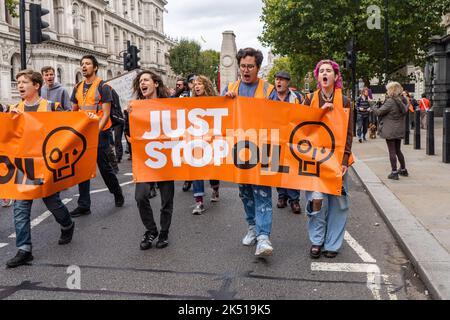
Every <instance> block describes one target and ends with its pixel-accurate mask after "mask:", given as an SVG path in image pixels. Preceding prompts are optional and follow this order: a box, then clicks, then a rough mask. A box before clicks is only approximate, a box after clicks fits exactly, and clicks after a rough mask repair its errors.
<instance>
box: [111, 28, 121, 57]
mask: <svg viewBox="0 0 450 320" xmlns="http://www.w3.org/2000/svg"><path fill="white" fill-rule="evenodd" d="M112 51H113V52H114V54H116V53H117V52H119V51H120V50H119V31H118V30H117V28H116V27H114V48H113V50H112Z"/></svg>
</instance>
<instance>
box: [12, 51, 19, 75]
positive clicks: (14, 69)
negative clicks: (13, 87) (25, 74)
mask: <svg viewBox="0 0 450 320" xmlns="http://www.w3.org/2000/svg"><path fill="white" fill-rule="evenodd" d="M20 67H21V66H20V54H18V53H14V54H13V55H12V57H11V81H13V82H16V74H18V73H19V71H20Z"/></svg>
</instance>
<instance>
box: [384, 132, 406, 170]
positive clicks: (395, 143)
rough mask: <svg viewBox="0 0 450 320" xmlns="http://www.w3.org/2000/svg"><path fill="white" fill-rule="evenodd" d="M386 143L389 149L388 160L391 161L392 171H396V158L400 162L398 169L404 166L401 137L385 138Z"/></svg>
mask: <svg viewBox="0 0 450 320" xmlns="http://www.w3.org/2000/svg"><path fill="white" fill-rule="evenodd" d="M386 144H387V146H388V150H389V160H390V161H391V167H392V171H393V172H394V171H397V158H398V161H399V162H400V169H402V170H403V169H405V168H406V163H405V157H404V156H403V153H402V151H401V150H400V147H401V145H402V140H401V139H386Z"/></svg>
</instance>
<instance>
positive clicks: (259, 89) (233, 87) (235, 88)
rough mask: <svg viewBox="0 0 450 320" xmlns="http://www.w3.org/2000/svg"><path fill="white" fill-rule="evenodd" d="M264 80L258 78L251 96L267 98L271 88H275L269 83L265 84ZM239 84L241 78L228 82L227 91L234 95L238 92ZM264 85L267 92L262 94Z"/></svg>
mask: <svg viewBox="0 0 450 320" xmlns="http://www.w3.org/2000/svg"><path fill="white" fill-rule="evenodd" d="M265 82H266V81H265V80H263V79H258V87H257V88H256V91H255V95H254V97H253V98H258V99H264V98H266V99H267V98H269V96H270V94H271V93H272V90H273V89H274V88H275V87H274V86H273V85H271V84H270V83H267V84H265ZM240 84H241V80H238V81H236V82H235V83H230V84H228V92H234V94H235V95H236V96H238V93H239V85H240ZM264 86H266V88H267V92H266V93H265V94H264Z"/></svg>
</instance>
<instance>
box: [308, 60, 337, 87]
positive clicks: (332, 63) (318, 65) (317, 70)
mask: <svg viewBox="0 0 450 320" xmlns="http://www.w3.org/2000/svg"><path fill="white" fill-rule="evenodd" d="M324 64H329V65H331V67H332V68H333V70H334V73H335V74H336V75H337V77H338V78H337V80H336V82H335V83H334V87H335V88H336V89H342V75H341V69H340V67H339V64H338V63H337V62H335V61H333V60H329V59H326V60H321V61H319V63H317V65H316V68H315V69H314V78H316V80H317V89H320V88H321V85H320V82H319V81H318V80H319V69H320V67H321V66H322V65H324Z"/></svg>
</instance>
